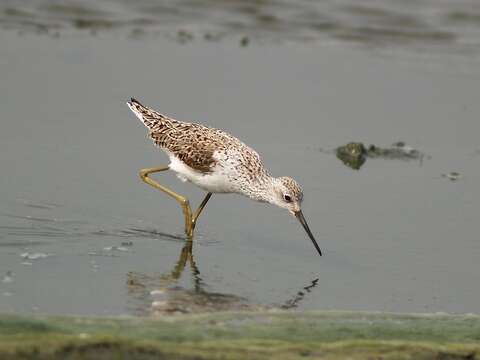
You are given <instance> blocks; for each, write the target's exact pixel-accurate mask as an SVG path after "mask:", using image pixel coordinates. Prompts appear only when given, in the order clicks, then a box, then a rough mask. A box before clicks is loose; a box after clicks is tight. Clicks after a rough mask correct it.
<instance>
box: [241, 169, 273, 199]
mask: <svg viewBox="0 0 480 360" xmlns="http://www.w3.org/2000/svg"><path fill="white" fill-rule="evenodd" d="M276 182H277V179H276V178H274V177H272V176H270V175H268V174H265V175H264V176H262V177H259V178H257V179H256V180H255V181H254V182H252V183H251V184H250V185H249V186H248V189H246V190H247V191H245V193H246V195H247V196H248V197H249V198H251V199H252V200H256V201H260V202H268V203H271V202H273V200H274V197H275V184H276Z"/></svg>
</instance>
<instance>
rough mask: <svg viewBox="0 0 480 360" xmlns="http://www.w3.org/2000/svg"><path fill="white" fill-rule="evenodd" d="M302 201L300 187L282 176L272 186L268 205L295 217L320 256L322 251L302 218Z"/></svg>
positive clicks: (290, 179)
mask: <svg viewBox="0 0 480 360" xmlns="http://www.w3.org/2000/svg"><path fill="white" fill-rule="evenodd" d="M302 201H303V191H302V188H301V187H300V185H298V183H297V182H296V181H295V180H293V179H292V178H290V177H287V176H282V177H279V178H276V179H275V181H274V184H273V196H272V197H271V199H270V203H272V204H274V205H277V206H279V207H281V208H284V209H287V210H288V211H289V212H290V214H292V215H293V216H295V217H296V218H297V220H298V221H299V222H300V223H301V224H302V226H303V228H304V229H305V231H306V232H307V234H308V237H309V238H310V240H312V243H313V245H314V246H315V249H317V251H318V253H319V255H320V256H321V255H322V251H321V250H320V247H319V246H318V244H317V241H316V240H315V238H314V236H313V234H312V232H311V231H310V228H309V227H308V224H307V221H306V220H305V217H304V216H303V213H302V209H301V205H302Z"/></svg>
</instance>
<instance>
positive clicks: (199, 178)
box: [168, 153, 235, 193]
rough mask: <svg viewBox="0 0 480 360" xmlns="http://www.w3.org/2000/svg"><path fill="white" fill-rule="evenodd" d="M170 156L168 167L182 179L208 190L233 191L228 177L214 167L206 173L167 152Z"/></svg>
mask: <svg viewBox="0 0 480 360" xmlns="http://www.w3.org/2000/svg"><path fill="white" fill-rule="evenodd" d="M168 156H169V157H170V165H169V167H170V169H171V170H173V171H175V172H176V173H177V177H178V178H179V179H180V180H182V181H189V182H191V183H193V184H195V185H197V186H199V187H200V188H202V189H204V190H205V191H208V192H213V193H231V192H235V189H234V188H233V187H232V184H231V183H230V182H229V180H228V177H227V176H226V175H225V174H224V173H223V172H222V171H218V170H216V169H215V168H214V169H212V170H213V171H212V172H211V173H208V174H204V173H202V172H200V171H197V170H194V169H192V168H191V167H189V166H188V165H186V164H185V163H184V162H183V161H181V160H180V159H179V158H177V157H176V156H175V155H173V154H172V153H168Z"/></svg>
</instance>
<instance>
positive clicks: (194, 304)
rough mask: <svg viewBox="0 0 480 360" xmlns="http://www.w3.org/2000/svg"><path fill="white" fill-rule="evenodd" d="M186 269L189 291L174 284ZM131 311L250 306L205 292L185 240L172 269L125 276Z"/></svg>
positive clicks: (152, 312)
mask: <svg viewBox="0 0 480 360" xmlns="http://www.w3.org/2000/svg"><path fill="white" fill-rule="evenodd" d="M187 265H188V267H190V272H191V277H192V281H193V289H185V288H183V287H181V286H179V285H178V284H177V283H178V281H179V280H180V278H181V277H182V274H183V271H184V270H185V267H187ZM127 287H128V294H129V295H130V306H129V308H130V309H129V310H131V311H132V312H133V313H135V314H136V315H162V314H185V313H199V312H212V311H226V310H245V309H252V308H253V307H252V306H251V305H250V304H248V300H247V299H245V298H242V297H239V296H236V295H230V294H221V293H215V292H209V291H207V290H206V289H205V288H206V285H205V284H204V282H203V281H202V279H201V278H200V271H199V270H198V267H197V264H196V263H195V260H194V258H193V253H192V241H187V243H186V244H185V246H184V247H183V248H182V250H181V252H180V256H179V258H178V261H177V262H176V264H175V266H174V267H173V269H172V270H171V271H170V272H168V273H165V274H162V275H159V276H155V275H153V276H150V275H145V274H141V273H136V272H129V273H128V274H127ZM256 308H257V309H258V308H259V307H256Z"/></svg>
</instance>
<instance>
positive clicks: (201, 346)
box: [0, 311, 480, 360]
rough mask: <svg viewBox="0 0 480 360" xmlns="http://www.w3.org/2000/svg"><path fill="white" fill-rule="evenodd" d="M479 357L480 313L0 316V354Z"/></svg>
mask: <svg viewBox="0 0 480 360" xmlns="http://www.w3.org/2000/svg"><path fill="white" fill-rule="evenodd" d="M308 358H312V359H344V358H351V359H439V360H443V359H444V360H447V359H480V317H479V316H476V315H465V316H454V315H437V314H435V315H399V314H383V313H357V312H355V313H347V312H279V311H275V312H237V313H215V314H212V313H210V314H202V315H177V316H169V317H161V318H158V319H148V318H88V317H51V316H38V315H37V316H29V317H26V316H16V315H0V359H2V360H3V359H142V360H143V359H182V360H183V359H198V360H200V359H279V360H282V359H308Z"/></svg>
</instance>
